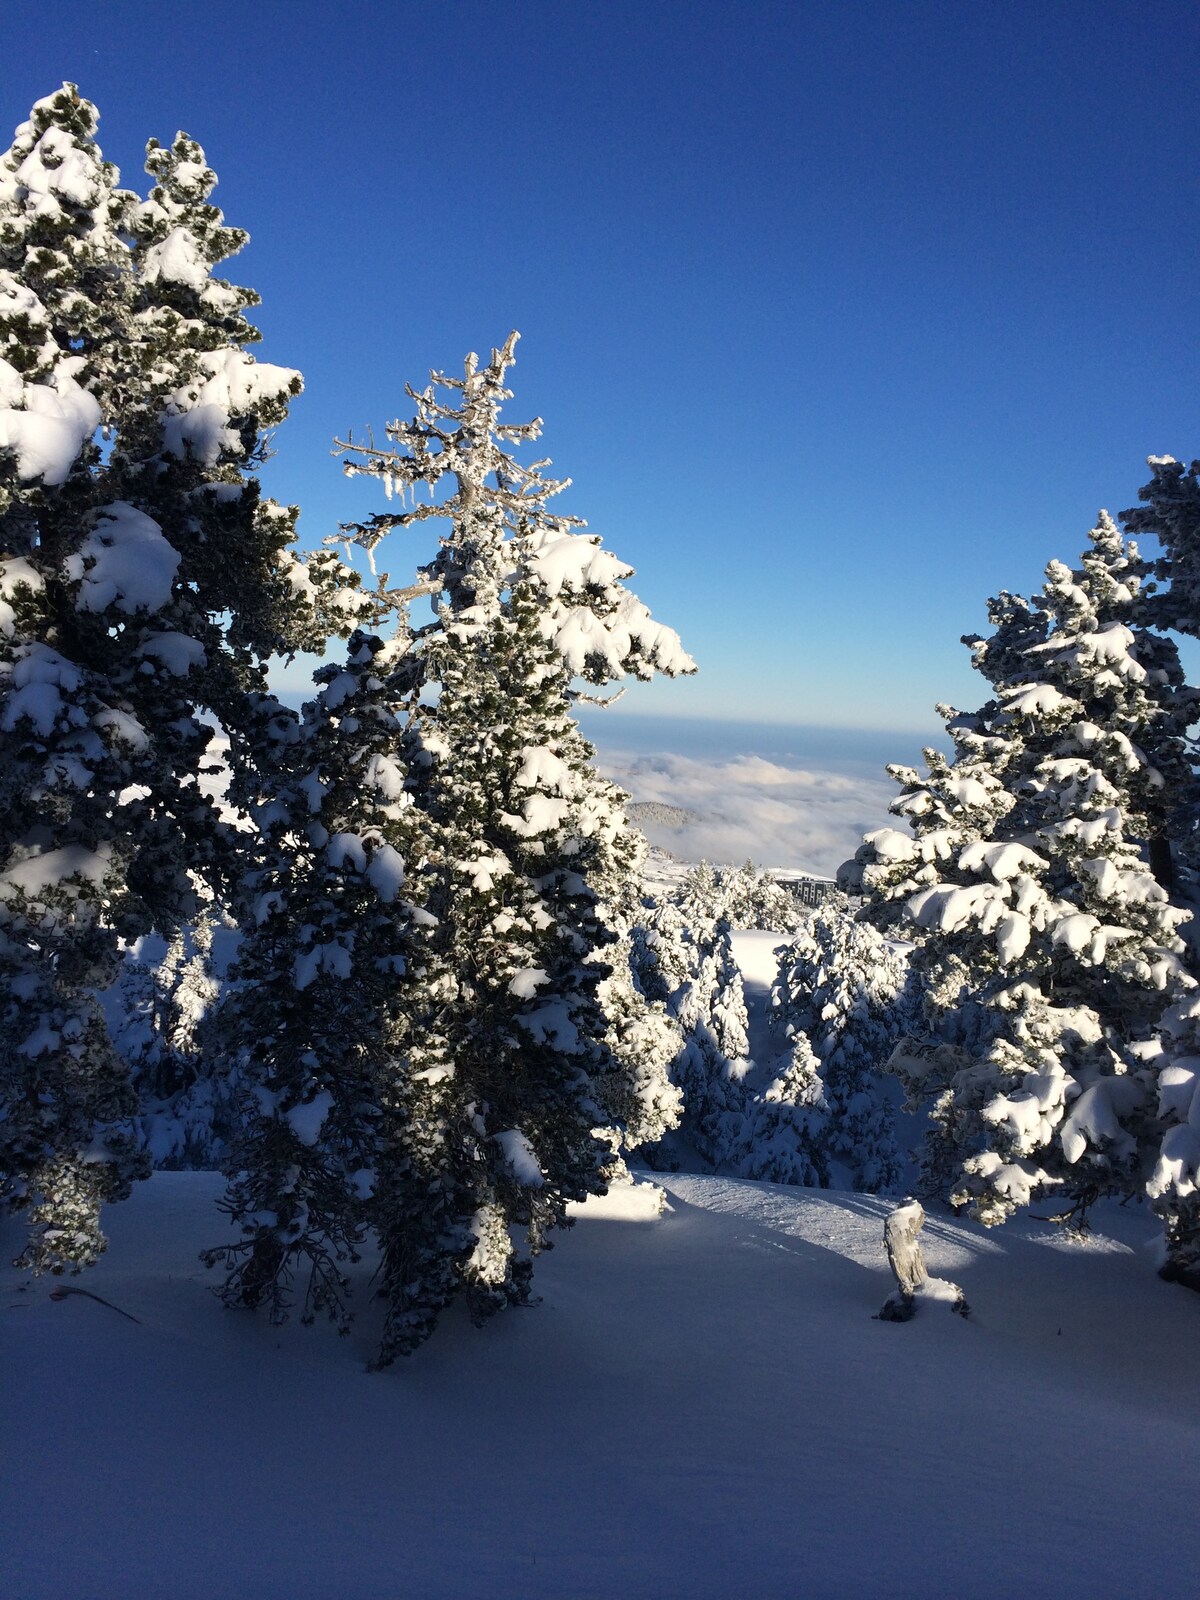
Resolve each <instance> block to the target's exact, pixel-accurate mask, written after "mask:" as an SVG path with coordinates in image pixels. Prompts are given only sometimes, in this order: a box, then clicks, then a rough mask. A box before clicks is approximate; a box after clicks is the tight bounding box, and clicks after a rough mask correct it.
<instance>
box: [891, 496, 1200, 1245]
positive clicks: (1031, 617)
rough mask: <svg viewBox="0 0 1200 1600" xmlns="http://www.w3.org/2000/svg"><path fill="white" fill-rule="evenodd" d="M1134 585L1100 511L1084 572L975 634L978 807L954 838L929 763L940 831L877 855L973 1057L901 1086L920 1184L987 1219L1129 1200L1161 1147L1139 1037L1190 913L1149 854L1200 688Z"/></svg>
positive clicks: (957, 722) (926, 971) (1153, 1014)
mask: <svg viewBox="0 0 1200 1600" xmlns="http://www.w3.org/2000/svg"><path fill="white" fill-rule="evenodd" d="M1147 576H1148V568H1147V565H1146V563H1144V562H1143V561H1142V559H1141V557H1140V556H1139V554H1138V552H1137V549H1136V547H1135V546H1133V545H1131V544H1129V543H1128V542H1127V541H1125V540H1124V539H1123V538H1122V537H1121V535H1120V534H1119V532H1118V531H1117V529H1116V527H1115V526H1114V524H1113V523H1112V521H1111V520H1110V519H1109V518H1108V517H1107V516H1105V515H1102V516H1101V519H1100V523H1099V525H1098V526H1097V528H1096V529H1095V530H1093V533H1092V535H1091V545H1090V548H1089V549H1088V550H1087V551H1086V552H1085V554H1084V556H1083V559H1082V562H1081V565H1080V568H1079V569H1077V570H1074V571H1072V570H1071V569H1069V568H1067V567H1066V566H1064V565H1063V564H1062V563H1060V562H1051V563H1050V565H1049V566H1048V567H1047V569H1046V585H1045V588H1044V590H1043V591H1042V593H1041V595H1039V596H1038V597H1037V598H1036V599H1035V601H1034V602H1033V603H1032V605H1029V606H1026V605H1023V604H1021V603H1016V602H1013V601H1012V600H1011V597H1006V598H1005V600H1004V601H1003V602H1000V603H998V605H997V609H996V611H994V615H995V616H996V617H997V628H996V632H995V634H994V635H993V636H992V638H991V639H989V640H971V641H968V642H969V643H970V644H971V645H972V647H973V650H974V653H975V659H976V662H977V664H978V665H979V666H980V668H981V670H982V671H983V672H984V673H985V675H987V676H988V677H989V679H990V680H991V681H992V683H993V685H994V686H995V688H996V691H997V693H996V697H995V699H994V700H993V701H991V702H989V704H988V706H987V707H985V708H984V710H983V711H982V712H981V713H980V714H979V716H978V717H977V718H965V719H964V718H955V719H953V726H952V728H951V732H952V735H953V736H954V737H955V741H956V744H957V746H958V748H959V750H960V753H961V754H962V756H963V762H962V765H963V767H964V768H965V771H964V772H963V776H964V777H965V778H967V780H968V782H969V783H970V784H971V785H974V784H976V783H977V784H978V790H975V789H974V788H972V790H971V795H972V796H974V795H975V794H976V793H977V794H978V797H979V801H980V806H979V808H976V809H975V810H974V812H973V813H972V814H970V815H969V817H968V821H967V823H966V825H964V824H963V820H962V818H961V817H957V816H954V815H953V814H952V813H951V814H950V815H949V819H948V822H947V820H946V814H947V812H949V808H948V807H945V806H942V807H941V811H942V815H941V816H938V810H939V804H940V801H941V796H942V795H944V794H945V793H946V792H947V791H950V792H951V793H953V792H954V786H955V784H956V781H957V780H956V778H955V773H956V769H957V767H958V763H955V764H954V765H952V766H950V767H949V768H947V769H944V770H943V769H937V770H934V771H931V779H930V783H929V784H928V786H927V787H926V789H925V790H924V791H922V787H921V785H920V784H919V783H915V784H910V785H908V787H909V790H910V796H911V795H915V796H917V797H918V798H917V801H916V804H915V806H913V809H912V811H911V812H910V814H913V815H916V816H917V818H918V819H919V820H918V827H919V828H920V827H922V826H923V824H924V822H925V821H926V820H927V819H928V818H929V817H930V816H931V815H933V816H934V818H935V821H936V826H935V828H934V829H933V830H931V831H930V832H927V833H925V834H924V835H922V834H921V833H920V832H918V833H917V835H916V836H915V837H913V838H911V839H909V840H908V841H905V839H904V836H902V835H899V834H896V835H891V836H889V837H888V838H887V839H886V841H885V849H884V850H883V851H882V852H881V851H880V848H879V841H878V839H876V840H874V841H872V842H871V844H870V845H869V846H868V848H869V849H870V850H872V851H873V854H874V859H875V861H876V862H878V861H879V859H880V857H881V855H884V856H887V857H888V858H889V861H890V864H889V866H888V868H887V870H886V872H884V873H881V875H880V876H881V879H882V882H881V884H880V887H879V888H878V889H877V890H875V893H876V895H877V899H876V902H875V904H876V908H878V907H880V905H882V908H883V914H884V916H885V917H886V915H887V914H888V908H889V907H890V904H891V902H892V900H893V899H898V898H900V896H901V895H905V896H906V898H904V899H903V907H904V913H905V915H906V916H907V918H909V919H911V923H912V924H914V925H915V927H916V928H917V929H918V930H920V934H921V935H923V936H924V942H923V943H922V945H921V946H920V947H919V951H918V955H917V958H916V959H917V962H918V964H919V966H920V968H921V971H922V973H923V975H924V976H925V978H926V980H927V984H928V998H927V1004H928V1007H929V1009H930V1013H931V1018H932V1020H933V1022H934V1023H935V1025H936V1024H937V1023H938V1022H939V1021H940V1020H941V1019H946V1020H948V1021H949V1022H950V1023H951V1026H950V1027H949V1029H948V1030H947V1032H948V1034H949V1037H950V1040H951V1041H952V1042H956V1043H959V1044H962V1045H964V1046H965V1048H966V1050H967V1059H966V1064H964V1065H955V1062H956V1059H957V1058H955V1056H954V1055H953V1053H952V1052H950V1053H946V1052H943V1053H941V1054H940V1055H936V1054H935V1053H933V1052H930V1053H928V1054H927V1055H926V1056H925V1057H924V1058H923V1060H922V1061H921V1064H920V1067H919V1070H918V1071H917V1072H916V1073H915V1074H913V1075H911V1076H910V1077H909V1080H908V1088H909V1092H910V1095H911V1096H912V1097H914V1098H915V1099H918V1100H920V1099H924V1100H927V1101H928V1100H932V1102H933V1105H932V1115H933V1118H934V1122H935V1134H934V1138H933V1144H932V1148H931V1150H930V1151H928V1152H927V1161H926V1165H927V1175H928V1176H930V1177H931V1178H932V1179H933V1180H935V1181H936V1179H937V1178H938V1177H940V1176H941V1175H943V1174H946V1173H951V1172H952V1173H954V1174H955V1175H954V1177H953V1178H952V1181H951V1185H950V1187H951V1193H950V1198H951V1200H952V1201H953V1202H954V1203H955V1204H957V1205H965V1206H968V1207H969V1208H970V1210H971V1211H972V1213H973V1214H974V1215H976V1216H978V1217H979V1218H980V1219H981V1220H983V1221H985V1222H988V1223H992V1222H999V1221H1002V1220H1003V1219H1004V1218H1005V1217H1006V1216H1008V1215H1010V1214H1011V1212H1012V1211H1013V1210H1014V1209H1015V1208H1016V1207H1018V1206H1020V1205H1025V1204H1027V1203H1028V1202H1029V1201H1030V1200H1031V1199H1032V1198H1033V1197H1034V1196H1035V1195H1037V1194H1039V1193H1042V1192H1046V1191H1053V1192H1054V1193H1055V1194H1056V1195H1058V1196H1061V1197H1062V1199H1063V1202H1064V1212H1065V1213H1066V1214H1070V1215H1072V1216H1074V1217H1081V1216H1084V1215H1086V1209H1087V1206H1088V1205H1089V1204H1090V1203H1091V1201H1092V1200H1094V1199H1095V1198H1096V1197H1097V1196H1099V1195H1101V1194H1107V1193H1118V1194H1128V1193H1131V1192H1133V1191H1134V1190H1135V1189H1136V1187H1137V1185H1138V1182H1139V1178H1140V1176H1141V1174H1142V1171H1143V1167H1144V1165H1145V1162H1146V1160H1147V1155H1148V1152H1149V1149H1150V1146H1151V1143H1152V1140H1153V1127H1154V1104H1153V1102H1154V1083H1153V1074H1152V1072H1151V1071H1150V1070H1149V1069H1148V1068H1147V1067H1146V1065H1145V1063H1144V1060H1143V1056H1144V1051H1141V1050H1140V1044H1144V1043H1145V1041H1147V1040H1149V1038H1150V1036H1151V1032H1152V1030H1153V1027H1154V1024H1155V1021H1156V1019H1157V1016H1158V1013H1159V1012H1160V1010H1161V1008H1162V1006H1163V1003H1164V999H1169V998H1170V997H1171V995H1172V994H1173V993H1178V991H1179V990H1180V988H1181V987H1183V986H1185V985H1186V984H1187V983H1188V982H1190V980H1189V979H1188V978H1187V976H1186V974H1185V973H1184V971H1183V969H1182V965H1181V959H1180V958H1181V953H1182V950H1183V945H1182V941H1181V939H1180V937H1179V933H1178V929H1179V927H1180V925H1181V924H1182V923H1183V922H1184V921H1185V920H1186V919H1187V916H1188V913H1187V912H1186V911H1184V910H1182V909H1181V908H1179V907H1178V906H1176V905H1174V904H1172V903H1171V900H1170V898H1169V895H1168V892H1167V890H1166V889H1165V888H1164V887H1163V885H1162V884H1161V883H1159V882H1158V881H1156V878H1155V876H1154V874H1153V873H1152V871H1151V870H1150V860H1151V847H1152V845H1153V843H1154V841H1156V840H1159V841H1161V840H1162V839H1163V838H1164V835H1165V830H1166V829H1167V827H1168V824H1169V818H1170V815H1171V812H1172V805H1173V802H1174V798H1175V797H1176V796H1178V794H1179V793H1180V791H1181V787H1182V786H1183V785H1184V784H1186V782H1187V781H1188V775H1189V769H1188V763H1187V756H1186V746H1185V743H1184V733H1185V729H1186V727H1187V725H1188V722H1189V721H1190V720H1191V718H1192V716H1193V715H1194V710H1193V706H1194V696H1193V694H1192V692H1191V691H1189V690H1187V689H1186V688H1185V687H1184V685H1183V678H1182V673H1181V671H1180V668H1179V664H1178V660H1177V657H1176V655H1175V652H1174V649H1173V647H1172V646H1171V644H1170V643H1169V641H1167V640H1165V639H1163V638H1161V637H1160V636H1158V635H1155V634H1152V633H1151V632H1150V631H1149V630H1148V628H1147V627H1146V623H1145V610H1144V604H1145V594H1144V592H1143V591H1144V585H1145V583H1146V579H1147ZM985 770H986V772H987V774H988V776H987V778H985V776H984V771H985ZM958 792H959V794H961V792H962V791H961V790H959V791H958ZM926 794H928V796H929V803H928V804H926V803H925V795H926ZM906 803H908V804H909V805H910V806H912V805H913V802H912V799H911V798H910V797H906ZM987 811H992V812H994V813H995V820H994V822H993V823H992V824H991V826H990V828H985V827H984V826H982V825H981V824H982V823H983V821H984V819H985V816H986V812H987ZM939 829H940V830H941V836H940V839H939V840H938V842H937V843H936V844H933V845H932V846H931V845H930V843H929V840H930V839H931V837H932V836H933V835H934V834H937V833H938V832H939ZM872 865H873V863H868V866H867V869H866V870H865V871H864V879H866V880H867V881H868V887H872V888H873V889H874V886H873V885H871V884H870V881H869V875H870V871H871V866H872ZM918 885H919V887H918ZM913 888H916V892H915V893H913V892H911V891H912V889H913ZM964 1010H966V1011H967V1012H968V1013H970V1012H972V1011H973V1012H974V1020H973V1022H972V1024H971V1027H970V1028H969V1029H968V1030H966V1033H965V1035H964V1031H963V1030H962V1027H961V1022H956V1021H955V1019H956V1018H961V1015H962V1013H963V1012H964ZM956 1028H957V1030H958V1031H957V1035H956V1031H955V1030H956ZM914 1059H916V1058H914V1057H913V1056H912V1054H911V1052H910V1053H908V1054H907V1055H906V1056H905V1060H906V1061H908V1062H909V1063H910V1064H911V1063H912V1062H913V1061H914Z"/></svg>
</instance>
